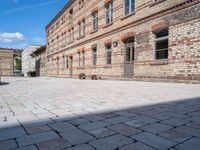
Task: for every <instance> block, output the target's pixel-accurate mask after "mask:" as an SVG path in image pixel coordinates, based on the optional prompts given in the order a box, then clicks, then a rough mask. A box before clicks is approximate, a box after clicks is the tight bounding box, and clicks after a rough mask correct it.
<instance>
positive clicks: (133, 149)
mask: <svg viewBox="0 0 200 150" xmlns="http://www.w3.org/2000/svg"><path fill="white" fill-rule="evenodd" d="M119 150H155V149H154V148H152V147H150V146H147V145H145V144H143V143H140V142H136V143H132V144H128V145H126V146H123V147H121V148H119Z"/></svg>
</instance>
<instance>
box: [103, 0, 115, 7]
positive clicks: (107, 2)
mask: <svg viewBox="0 0 200 150" xmlns="http://www.w3.org/2000/svg"><path fill="white" fill-rule="evenodd" d="M112 1H113V0H104V5H105V6H106V5H108V4H109V3H111V2H112Z"/></svg>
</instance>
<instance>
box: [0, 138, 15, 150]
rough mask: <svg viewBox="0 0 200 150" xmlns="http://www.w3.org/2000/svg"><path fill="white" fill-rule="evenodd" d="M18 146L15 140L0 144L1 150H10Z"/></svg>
mask: <svg viewBox="0 0 200 150" xmlns="http://www.w3.org/2000/svg"><path fill="white" fill-rule="evenodd" d="M16 147H17V144H16V142H15V141H14V140H7V141H2V142H0V150H9V149H13V148H16Z"/></svg>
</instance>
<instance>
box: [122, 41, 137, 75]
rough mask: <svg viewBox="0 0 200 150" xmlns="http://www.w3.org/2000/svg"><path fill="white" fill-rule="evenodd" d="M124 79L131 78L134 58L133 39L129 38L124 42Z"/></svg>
mask: <svg viewBox="0 0 200 150" xmlns="http://www.w3.org/2000/svg"><path fill="white" fill-rule="evenodd" d="M124 45H125V48H124V49H125V52H124V77H125V78H132V77H133V75H134V73H133V70H134V58H135V47H134V38H130V39H128V40H126V41H125V42H124Z"/></svg>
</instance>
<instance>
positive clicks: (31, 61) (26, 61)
mask: <svg viewBox="0 0 200 150" xmlns="http://www.w3.org/2000/svg"><path fill="white" fill-rule="evenodd" d="M39 47H41V45H32V44H30V45H28V46H27V47H26V48H25V49H24V51H23V52H22V73H23V74H24V76H25V77H27V76H28V75H27V72H29V71H35V57H32V56H31V54H32V53H33V52H35V51H36V50H37V49H38V48H39Z"/></svg>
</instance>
